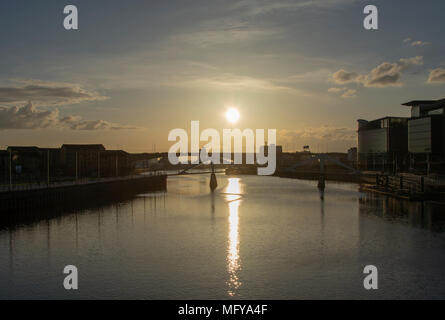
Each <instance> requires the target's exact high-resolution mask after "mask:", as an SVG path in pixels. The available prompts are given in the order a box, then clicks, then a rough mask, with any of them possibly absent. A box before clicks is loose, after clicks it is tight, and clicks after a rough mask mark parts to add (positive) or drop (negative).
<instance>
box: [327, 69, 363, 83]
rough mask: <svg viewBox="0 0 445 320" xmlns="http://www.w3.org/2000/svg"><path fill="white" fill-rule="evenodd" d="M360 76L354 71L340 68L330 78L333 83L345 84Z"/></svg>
mask: <svg viewBox="0 0 445 320" xmlns="http://www.w3.org/2000/svg"><path fill="white" fill-rule="evenodd" d="M359 78H360V76H359V75H358V74H357V73H355V72H347V71H346V70H343V69H340V70H338V71H337V72H335V73H334V74H333V75H332V79H333V80H334V82H335V83H338V84H345V83H351V82H357V81H358V80H359Z"/></svg>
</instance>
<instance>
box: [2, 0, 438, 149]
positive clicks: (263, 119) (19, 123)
mask: <svg viewBox="0 0 445 320" xmlns="http://www.w3.org/2000/svg"><path fill="white" fill-rule="evenodd" d="M66 4H73V5H76V6H77V7H78V10H79V30H77V31H66V30H65V29H64V28H63V25H62V23H63V19H64V15H63V7H64V6H65V5H66ZM367 4H374V5H376V6H377V8H378V9H379V30H378V31H367V30H365V29H364V28H363V26H362V24H363V19H364V15H363V13H362V12H363V8H364V7H365V5H367ZM444 9H445V3H444V2H443V1H440V0H425V1H414V0H403V1H401V0H392V1H372V2H369V1H359V0H357V1H354V0H301V1H297V0H294V1H254V0H243V1H162V2H161V1H136V0H128V1H114V0H108V1H74V0H73V1H69V3H68V2H67V3H65V2H61V1H55V0H53V1H52V0H48V1H38V2H37V1H23V0H14V1H12V0H8V1H2V2H1V4H0V37H1V39H2V45H1V52H2V55H1V57H2V59H0V146H1V147H5V146H6V145H13V144H21V145H42V146H45V145H47V146H48V145H51V146H56V145H60V144H62V143H95V142H99V143H104V144H105V145H106V146H107V147H110V148H111V147H112V148H114V147H121V148H124V149H127V150H129V151H134V152H139V151H152V149H153V146H154V144H156V148H157V149H158V150H167V149H168V147H169V145H170V143H169V142H168V141H167V136H168V132H169V131H170V130H171V129H173V128H188V127H189V124H190V121H191V120H200V121H201V125H202V128H204V127H214V128H217V129H222V128H224V127H227V126H228V124H227V122H226V121H225V119H224V116H223V115H224V111H225V110H226V109H227V108H228V107H229V106H234V107H236V108H238V109H239V110H240V113H241V121H240V122H239V123H238V124H237V126H238V127H239V128H254V129H255V128H264V129H267V128H276V129H277V130H278V133H279V134H278V142H279V143H281V144H283V146H285V149H287V150H289V151H295V150H300V149H301V147H302V146H303V145H306V144H309V145H311V147H312V149H313V150H314V151H317V149H324V150H326V149H328V148H329V151H345V150H346V149H347V148H348V147H350V146H353V145H355V144H356V142H355V128H356V120H357V119H359V118H364V119H372V118H379V117H383V116H386V115H401V116H407V115H408V110H407V109H405V107H402V106H400V104H401V103H402V102H406V101H408V100H412V99H440V98H445V94H444V88H445V45H444V43H443V40H442V39H443V30H445V28H444V27H445V22H444V21H443V17H442V13H443V12H444ZM30 102H31V103H30ZM11 108H14V109H11Z"/></svg>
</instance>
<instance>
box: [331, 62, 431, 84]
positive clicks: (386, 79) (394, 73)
mask: <svg viewBox="0 0 445 320" xmlns="http://www.w3.org/2000/svg"><path fill="white" fill-rule="evenodd" d="M419 65H423V57H422V56H417V57H413V58H407V59H404V58H402V59H400V60H399V61H398V62H395V63H390V62H383V63H382V64H380V65H379V66H377V67H375V68H374V69H372V70H371V71H370V72H369V73H368V74H366V75H359V74H357V73H355V72H348V71H345V70H343V69H341V70H339V71H337V72H335V73H334V74H332V77H331V78H332V81H333V82H334V83H337V84H345V83H360V84H362V85H364V86H365V87H377V88H384V87H400V86H402V85H403V83H402V82H401V81H400V78H401V76H402V74H403V72H404V71H406V70H407V69H408V68H409V67H411V66H419Z"/></svg>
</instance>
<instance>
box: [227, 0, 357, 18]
mask: <svg viewBox="0 0 445 320" xmlns="http://www.w3.org/2000/svg"><path fill="white" fill-rule="evenodd" d="M354 1H355V0H299V1H295V0H285V1H283V0H281V1H280V0H274V1H270V0H242V1H240V2H238V3H237V4H235V5H234V6H233V8H235V9H238V8H243V9H245V10H246V11H247V14H249V15H264V14H269V13H274V12H276V11H294V10H300V9H305V8H317V9H323V8H325V9H328V8H331V7H336V6H339V5H347V4H352V3H354Z"/></svg>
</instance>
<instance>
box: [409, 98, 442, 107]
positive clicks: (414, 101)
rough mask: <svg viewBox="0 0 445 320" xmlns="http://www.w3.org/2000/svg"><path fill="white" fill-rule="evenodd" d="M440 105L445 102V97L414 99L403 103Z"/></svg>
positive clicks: (412, 105)
mask: <svg viewBox="0 0 445 320" xmlns="http://www.w3.org/2000/svg"><path fill="white" fill-rule="evenodd" d="M436 104H437V105H438V106H441V105H442V104H445V99H440V100H413V101H409V102H405V103H402V106H408V107H414V106H419V105H436Z"/></svg>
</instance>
